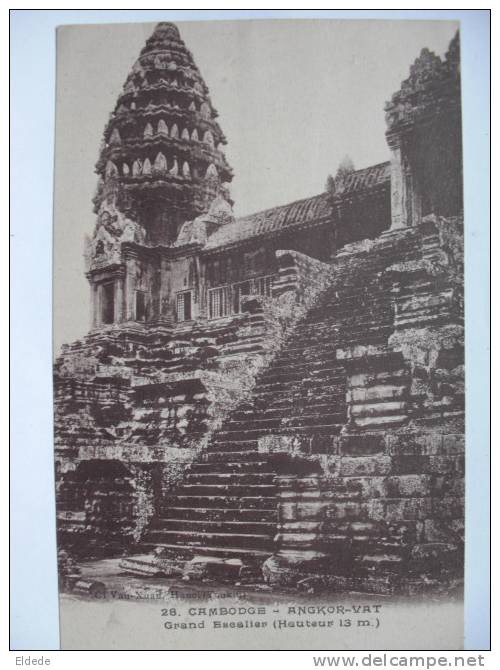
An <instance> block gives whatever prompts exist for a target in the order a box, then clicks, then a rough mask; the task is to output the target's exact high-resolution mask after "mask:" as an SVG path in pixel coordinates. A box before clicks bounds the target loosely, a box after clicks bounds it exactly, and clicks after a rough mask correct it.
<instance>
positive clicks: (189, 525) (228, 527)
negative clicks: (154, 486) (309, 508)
mask: <svg viewBox="0 0 500 670" xmlns="http://www.w3.org/2000/svg"><path fill="white" fill-rule="evenodd" d="M150 529H151V530H155V531H156V530H163V531H191V532H203V533H205V532H206V533H214V532H215V533H217V532H221V533H236V534H237V535H242V534H250V535H266V536H271V537H272V536H274V535H275V534H276V523H275V522H273V521H271V522H269V521H267V522H266V521H229V520H227V519H219V520H210V521H209V520H207V519H203V520H198V519H174V518H172V519H170V518H168V517H167V518H165V517H161V518H156V519H153V521H152V522H151V526H150Z"/></svg>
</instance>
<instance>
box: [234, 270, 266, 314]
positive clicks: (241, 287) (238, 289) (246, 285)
mask: <svg viewBox="0 0 500 670" xmlns="http://www.w3.org/2000/svg"><path fill="white" fill-rule="evenodd" d="M273 279H274V277H273V275H267V276H266V277H256V278H255V279H248V280H247V281H243V282H238V283H237V284H233V312H234V313H235V314H240V313H241V298H242V297H243V296H245V295H263V296H266V297H268V298H269V297H270V296H271V288H272V285H273Z"/></svg>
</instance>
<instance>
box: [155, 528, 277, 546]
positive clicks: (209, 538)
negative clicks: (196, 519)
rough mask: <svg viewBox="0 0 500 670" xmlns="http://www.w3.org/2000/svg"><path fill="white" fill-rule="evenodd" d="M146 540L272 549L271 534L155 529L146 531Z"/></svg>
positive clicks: (186, 544)
mask: <svg viewBox="0 0 500 670" xmlns="http://www.w3.org/2000/svg"><path fill="white" fill-rule="evenodd" d="M146 541H147V542H152V543H154V544H180V545H182V546H185V547H194V548H196V549H198V548H205V547H230V548H231V549H236V548H242V549H259V550H265V549H269V550H270V551H272V550H273V535H253V534H250V533H245V534H242V533H241V534H237V533H209V532H205V531H202V532H195V531H191V530H185V531H182V530H173V531H165V530H156V529H150V530H149V531H148V533H147V538H146Z"/></svg>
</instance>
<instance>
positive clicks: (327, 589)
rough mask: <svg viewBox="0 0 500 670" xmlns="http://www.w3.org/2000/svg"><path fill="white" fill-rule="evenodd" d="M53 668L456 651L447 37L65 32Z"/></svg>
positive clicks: (455, 42) (453, 71) (165, 26)
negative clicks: (126, 658) (65, 654)
mask: <svg viewBox="0 0 500 670" xmlns="http://www.w3.org/2000/svg"><path fill="white" fill-rule="evenodd" d="M56 109H57V124H56V168H55V221H54V343H55V352H56V359H55V363H54V412H55V415H54V426H55V435H54V445H55V447H54V449H55V450H54V458H55V471H56V500H57V536H58V569H59V587H60V621H61V644H62V648H63V649H219V650H221V649H268V650H269V649H280V650H284V649H325V650H326V649H388V650H405V649H449V650H451V649H461V648H462V645H463V566H464V561H463V555H464V467H465V466H464V456H465V440H464V311H463V184H462V180H463V179H462V124H461V81H460V33H459V25H458V23H453V22H448V21H383V20H357V21H351V20H323V19H322V20H302V19H300V20H299V19H297V20H242V21H200V22H179V23H177V24H174V23H171V22H168V21H165V22H160V23H158V24H116V25H111V24H110V25H104V24H102V25H92V26H91V25H78V26H61V27H60V28H59V29H58V34H57V104H56Z"/></svg>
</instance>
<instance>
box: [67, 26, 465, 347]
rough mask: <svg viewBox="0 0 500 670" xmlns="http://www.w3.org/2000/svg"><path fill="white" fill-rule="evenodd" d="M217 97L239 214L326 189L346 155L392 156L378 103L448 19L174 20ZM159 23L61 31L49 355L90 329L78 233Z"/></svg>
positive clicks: (91, 220)
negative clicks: (100, 163)
mask: <svg viewBox="0 0 500 670" xmlns="http://www.w3.org/2000/svg"><path fill="white" fill-rule="evenodd" d="M177 25H178V27H179V29H180V32H181V36H182V38H183V40H184V41H185V43H186V45H187V47H188V48H189V49H190V50H191V52H192V53H193V56H194V59H195V61H196V63H197V65H198V67H199V69H200V71H201V74H202V76H203V77H204V79H205V82H206V84H207V86H208V88H209V90H210V96H211V99H212V103H213V105H214V106H215V108H216V109H217V110H218V112H219V119H218V121H219V123H220V125H221V128H222V130H223V132H224V133H225V135H226V138H227V140H228V145H227V147H226V156H227V159H228V161H229V163H230V164H231V165H232V167H233V169H234V175H235V176H234V179H233V182H232V186H231V195H232V198H233V200H234V202H235V207H234V209H235V214H236V215H237V216H241V215H244V214H249V213H251V212H253V211H258V210H261V209H265V208H268V207H274V206H276V205H280V204H284V203H287V202H290V201H293V200H298V199H300V198H304V197H308V196H312V195H315V194H317V193H320V192H321V191H322V190H323V189H324V185H325V181H326V178H327V176H328V174H330V173H333V174H334V173H335V171H336V169H337V166H338V164H339V163H340V161H341V160H342V158H343V157H344V156H345V155H349V156H350V157H351V159H352V160H353V161H354V164H355V167H356V168H362V167H366V166H368V165H371V164H374V163H378V162H381V161H384V160H388V158H389V152H388V149H387V145H386V142H385V135H384V133H385V119H384V111H383V109H384V104H385V102H386V101H387V100H389V99H390V97H391V95H392V93H393V92H394V91H396V90H397V89H398V88H399V87H400V84H401V81H402V80H403V79H405V78H406V77H407V76H408V74H409V67H410V65H411V64H412V63H413V61H414V60H415V58H416V57H417V56H418V55H419V53H420V51H421V49H422V48H423V47H428V48H429V49H431V50H432V51H434V52H435V53H436V54H438V55H440V56H443V55H444V53H445V52H446V50H447V48H448V44H449V42H450V40H451V38H452V37H453V35H454V33H455V31H456V29H457V24H456V23H453V22H447V21H391V20H385V21H365V20H356V21H354V20H313V19H306V20H304V19H301V20H260V21H258V20H242V21H210V22H207V21H205V22H199V23H198V22H178V24H177ZM153 29H154V24H114V25H112V24H107V25H100V26H95V25H92V26H91V25H87V26H84V25H79V26H65V27H62V28H60V29H59V31H58V38H57V40H58V56H57V101H56V163H55V186H54V353H55V354H57V353H58V352H59V351H60V346H61V344H62V343H64V342H71V341H73V340H75V339H79V338H81V337H82V336H84V335H85V333H86V332H87V331H88V328H89V323H90V321H89V320H90V291H89V286H88V282H87V280H86V278H85V276H84V263H83V244H84V235H85V234H91V233H92V230H93V227H94V224H95V215H94V214H93V213H92V197H93V195H94V193H95V188H96V185H97V176H96V174H95V173H94V165H95V162H96V160H97V158H98V153H99V145H100V142H101V138H102V133H103V130H104V126H105V124H106V122H107V120H108V118H109V114H110V112H111V111H112V110H113V108H114V106H115V102H116V100H117V98H118V96H119V94H120V92H121V90H122V86H123V84H124V82H125V79H126V77H127V74H128V73H129V71H130V69H131V67H132V65H133V63H134V62H135V60H136V58H137V56H138V54H139V51H140V49H141V48H142V46H143V45H144V42H145V40H146V39H147V37H148V36H149V35H150V34H151V32H152V31H153Z"/></svg>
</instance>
